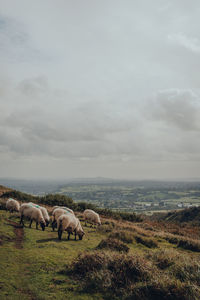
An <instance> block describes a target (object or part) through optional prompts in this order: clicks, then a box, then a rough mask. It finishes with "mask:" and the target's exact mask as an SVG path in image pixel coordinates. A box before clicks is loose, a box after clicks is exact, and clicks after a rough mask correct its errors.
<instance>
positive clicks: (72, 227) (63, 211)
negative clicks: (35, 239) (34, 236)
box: [6, 198, 101, 240]
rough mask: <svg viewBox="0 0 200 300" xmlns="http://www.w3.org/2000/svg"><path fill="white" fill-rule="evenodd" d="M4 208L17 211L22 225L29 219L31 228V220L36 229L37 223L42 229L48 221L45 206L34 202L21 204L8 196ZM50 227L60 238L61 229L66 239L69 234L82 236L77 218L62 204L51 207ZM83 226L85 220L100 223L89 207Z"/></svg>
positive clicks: (85, 212) (80, 237)
mask: <svg viewBox="0 0 200 300" xmlns="http://www.w3.org/2000/svg"><path fill="white" fill-rule="evenodd" d="M6 209H7V210H9V211H11V212H13V211H17V212H19V213H20V224H22V225H23V226H24V218H26V219H28V220H30V224H29V227H30V228H31V225H32V222H33V221H35V222H36V229H38V224H40V226H41V228H42V230H43V231H44V230H45V227H46V226H48V225H49V223H50V217H49V214H48V211H47V209H46V208H45V207H42V206H39V205H37V204H35V203H32V202H29V203H23V204H22V205H21V206H20V204H19V202H18V201H17V200H14V199H12V198H9V199H8V200H7V201H6ZM51 213H52V224H51V225H52V229H53V231H54V230H55V228H56V227H57V228H58V238H59V239H60V240H61V238H62V233H63V231H67V232H68V240H69V239H70V234H74V235H75V240H76V236H77V235H78V237H79V240H82V238H83V236H84V234H85V233H84V231H83V228H82V226H81V223H80V221H79V219H78V218H77V217H76V216H75V214H74V212H73V210H71V209H69V208H67V207H64V206H61V207H60V206H54V207H53V209H52V212H51ZM83 216H84V220H85V226H86V222H88V223H90V224H96V225H101V220H100V217H99V214H97V213H96V212H94V211H93V210H91V209H86V210H85V211H84V213H83Z"/></svg>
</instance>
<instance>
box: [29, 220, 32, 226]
mask: <svg viewBox="0 0 200 300" xmlns="http://www.w3.org/2000/svg"><path fill="white" fill-rule="evenodd" d="M32 223H33V220H31V221H30V224H29V228H31V225H32Z"/></svg>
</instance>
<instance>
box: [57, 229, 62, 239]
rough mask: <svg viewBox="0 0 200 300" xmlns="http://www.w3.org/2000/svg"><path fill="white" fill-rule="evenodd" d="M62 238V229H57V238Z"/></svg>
mask: <svg viewBox="0 0 200 300" xmlns="http://www.w3.org/2000/svg"><path fill="white" fill-rule="evenodd" d="M61 238H62V230H58V239H59V240H61Z"/></svg>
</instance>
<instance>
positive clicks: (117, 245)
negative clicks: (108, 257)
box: [97, 238, 129, 252]
mask: <svg viewBox="0 0 200 300" xmlns="http://www.w3.org/2000/svg"><path fill="white" fill-rule="evenodd" d="M97 249H109V250H113V251H114V250H116V251H119V252H128V250H129V247H128V246H127V245H126V244H124V243H123V242H121V241H119V240H117V239H112V238H107V239H105V240H102V241H101V242H100V243H99V245H98V246H97Z"/></svg>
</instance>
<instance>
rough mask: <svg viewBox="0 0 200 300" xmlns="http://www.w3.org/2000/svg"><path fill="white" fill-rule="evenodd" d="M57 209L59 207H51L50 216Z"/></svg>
mask: <svg viewBox="0 0 200 300" xmlns="http://www.w3.org/2000/svg"><path fill="white" fill-rule="evenodd" d="M57 208H60V206H57V205H55V206H53V207H52V211H51V214H53V212H54V210H55V209H57Z"/></svg>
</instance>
